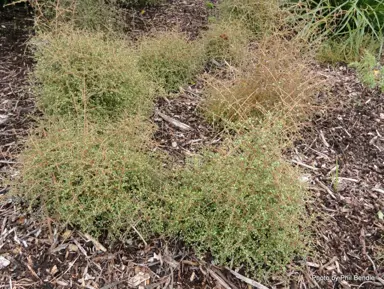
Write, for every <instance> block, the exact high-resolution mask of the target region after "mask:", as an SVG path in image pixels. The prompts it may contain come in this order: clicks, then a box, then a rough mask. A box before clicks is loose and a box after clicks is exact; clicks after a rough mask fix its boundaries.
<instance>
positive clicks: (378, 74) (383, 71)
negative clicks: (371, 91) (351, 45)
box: [350, 51, 384, 91]
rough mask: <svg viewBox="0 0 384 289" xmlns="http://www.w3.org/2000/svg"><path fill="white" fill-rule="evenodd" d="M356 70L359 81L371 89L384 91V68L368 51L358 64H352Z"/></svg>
mask: <svg viewBox="0 0 384 289" xmlns="http://www.w3.org/2000/svg"><path fill="white" fill-rule="evenodd" d="M350 66H351V67H354V68H356V71H357V74H358V77H359V79H360V80H361V82H362V83H364V84H365V85H366V86H368V87H369V88H376V87H378V88H380V89H381V90H382V91H384V67H382V66H381V65H380V63H379V62H378V61H377V60H376V57H375V56H373V55H372V54H371V53H369V52H368V51H365V53H364V56H363V57H362V59H361V60H360V61H358V62H353V63H351V64H350Z"/></svg>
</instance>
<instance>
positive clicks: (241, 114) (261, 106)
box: [203, 36, 316, 122]
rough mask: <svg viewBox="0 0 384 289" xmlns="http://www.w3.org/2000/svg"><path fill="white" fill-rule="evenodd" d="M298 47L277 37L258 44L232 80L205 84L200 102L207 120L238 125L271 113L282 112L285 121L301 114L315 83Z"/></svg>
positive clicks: (307, 105)
mask: <svg viewBox="0 0 384 289" xmlns="http://www.w3.org/2000/svg"><path fill="white" fill-rule="evenodd" d="M301 47H302V46H301V45H300V43H299V42H296V43H295V42H294V41H287V40H285V39H284V38H281V37H278V36H277V37H275V36H273V37H269V38H266V39H264V42H259V43H258V47H257V48H256V49H254V51H252V57H250V58H249V59H248V63H247V66H246V67H244V69H243V70H242V71H241V72H240V73H238V75H237V76H236V78H235V80H234V81H233V80H230V81H228V80H224V81H223V80H221V79H218V80H217V79H212V80H210V81H209V86H208V87H209V88H208V91H207V97H206V100H205V101H204V103H203V110H204V111H205V114H206V115H207V117H208V118H209V119H211V120H212V121H214V122H215V121H224V122H242V121H246V120H247V119H248V118H250V117H258V116H262V115H263V114H265V113H266V112H268V111H271V110H272V111H273V110H275V111H278V110H280V111H282V112H284V113H286V115H287V119H289V118H290V117H291V116H294V115H295V116H296V117H297V116H299V115H305V114H306V113H307V112H308V109H309V108H310V106H309V103H310V99H311V96H312V95H313V94H314V93H315V91H316V85H315V83H316V81H315V79H314V77H313V76H312V75H311V74H310V73H309V65H308V61H307V59H305V56H304V57H303V54H302V51H301Z"/></svg>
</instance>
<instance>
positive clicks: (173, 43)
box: [139, 32, 205, 92]
mask: <svg viewBox="0 0 384 289" xmlns="http://www.w3.org/2000/svg"><path fill="white" fill-rule="evenodd" d="M139 46H140V47H139V54H140V60H139V65H140V68H141V69H142V71H144V72H146V73H148V74H149V75H150V76H151V77H152V80H153V81H154V82H156V83H157V84H158V85H159V86H160V87H161V88H163V89H164V90H165V91H166V92H174V91H178V90H179V88H180V87H181V86H183V85H186V84H188V83H190V82H191V81H193V79H194V77H195V76H196V74H197V73H199V72H200V71H201V70H202V69H203V67H204V60H205V56H204V48H203V45H201V43H200V42H197V41H188V40H187V39H186V37H185V35H183V34H179V33H175V32H170V33H157V35H156V36H154V37H147V38H144V39H143V40H142V41H141V43H140V44H139Z"/></svg>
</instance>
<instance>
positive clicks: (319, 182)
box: [316, 180, 337, 200]
mask: <svg viewBox="0 0 384 289" xmlns="http://www.w3.org/2000/svg"><path fill="white" fill-rule="evenodd" d="M316 182H317V183H318V184H319V186H320V187H321V188H322V189H324V190H325V191H326V192H327V193H328V194H329V195H330V196H331V197H332V198H333V199H335V200H336V199H337V198H336V196H335V195H334V194H333V192H332V191H331V190H330V189H329V188H328V187H327V186H326V185H324V184H323V183H322V182H321V181H319V180H316Z"/></svg>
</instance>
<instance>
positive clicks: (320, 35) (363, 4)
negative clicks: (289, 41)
mask: <svg viewBox="0 0 384 289" xmlns="http://www.w3.org/2000/svg"><path fill="white" fill-rule="evenodd" d="M295 2H297V1H295ZM295 9H296V10H295V13H296V15H298V19H299V21H303V22H304V23H305V26H304V29H303V30H302V31H301V32H300V35H301V36H303V37H305V38H306V39H309V40H312V41H323V40H324V39H331V40H336V41H342V40H343V41H344V42H346V43H347V44H348V45H345V46H344V49H346V50H354V52H355V54H356V55H359V54H360V51H361V49H362V48H365V47H364V46H366V41H367V36H369V37H368V38H371V39H373V40H374V41H376V42H378V43H379V45H380V47H381V48H382V46H383V32H384V3H383V2H382V1H378V0H362V1H352V0H306V1H300V2H299V3H298V4H297V5H296V6H295ZM381 48H380V53H381Z"/></svg>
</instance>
